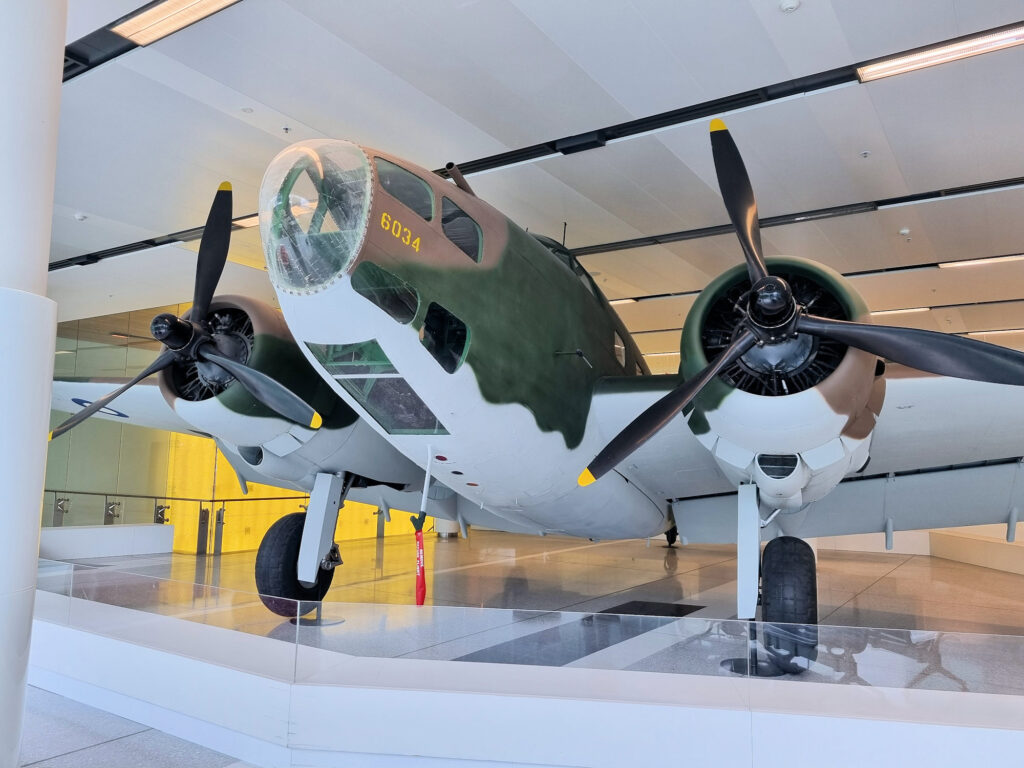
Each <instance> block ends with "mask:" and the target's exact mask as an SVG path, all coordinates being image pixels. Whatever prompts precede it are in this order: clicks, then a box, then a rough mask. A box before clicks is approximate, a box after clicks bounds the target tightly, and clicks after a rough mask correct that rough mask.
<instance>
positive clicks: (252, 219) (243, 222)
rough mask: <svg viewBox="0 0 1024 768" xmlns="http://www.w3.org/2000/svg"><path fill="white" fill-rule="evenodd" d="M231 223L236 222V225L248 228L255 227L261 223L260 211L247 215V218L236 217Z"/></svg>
mask: <svg viewBox="0 0 1024 768" xmlns="http://www.w3.org/2000/svg"><path fill="white" fill-rule="evenodd" d="M231 223H232V224H234V225H235V226H236V227H241V228H242V229H248V228H249V227H255V226H256V225H257V224H259V223H260V215H259V214H258V213H254V214H253V215H252V216H246V217H245V218H242V219H235V220H234V221H232V222H231Z"/></svg>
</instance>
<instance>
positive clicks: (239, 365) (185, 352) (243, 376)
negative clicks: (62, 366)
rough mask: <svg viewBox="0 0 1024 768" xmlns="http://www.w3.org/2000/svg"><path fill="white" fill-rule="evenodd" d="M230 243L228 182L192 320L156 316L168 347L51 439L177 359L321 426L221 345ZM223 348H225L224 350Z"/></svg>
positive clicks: (202, 246)
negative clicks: (216, 321) (214, 317)
mask: <svg viewBox="0 0 1024 768" xmlns="http://www.w3.org/2000/svg"><path fill="white" fill-rule="evenodd" d="M230 241H231V185H230V184H229V183H227V182H224V183H223V184H221V185H220V187H219V188H218V190H217V194H216V195H215V196H214V198H213V204H212V205H211V206H210V214H209V216H208V217H207V219H206V227H205V228H204V229H203V238H202V240H201V241H200V243H199V257H198V260H197V263H196V284H195V291H194V293H193V300H192V311H191V313H190V315H189V317H190V318H191V319H189V320H186V319H184V318H180V317H176V316H174V315H171V314H162V315H157V316H156V317H154V318H153V322H152V323H151V325H150V333H151V334H152V335H153V338H154V339H156V340H157V341H160V342H163V344H164V345H165V347H166V349H165V350H164V351H163V352H161V353H160V355H159V356H158V357H157V359H156V360H154V361H153V362H152V363H151V364H150V365H149V366H148V367H147V368H146V369H145V370H144V371H142V372H141V373H140V374H139V375H138V376H136V377H135V378H133V379H132V380H131V381H129V382H127V383H126V384H125V385H124V386H122V387H121V388H120V389H116V390H114V391H113V392H111V393H109V394H107V395H105V396H103V397H101V398H99V399H98V400H94V401H93V402H92V403H90V404H89V405H87V406H86V407H85V408H83V409H82V410H80V411H79V412H78V413H76V414H75V415H74V416H72V417H71V418H69V419H68V420H67V421H65V422H63V423H62V424H61V425H60V426H58V427H56V428H55V429H54V430H53V431H52V432H51V433H50V439H51V440H52V439H53V438H55V437H59V436H60V435H63V434H64V433H65V432H67V431H68V430H69V429H71V428H73V427H75V426H77V425H78V424H81V423H82V422H83V421H85V420H86V419H87V418H89V417H90V416H92V415H93V414H94V413H96V412H97V411H99V410H101V409H103V408H105V407H106V406H108V405H110V403H112V402H113V401H114V400H115V399H117V398H118V397H120V396H121V395H122V394H124V393H125V392H126V391H127V390H129V389H131V388H132V387H133V386H135V385H136V384H138V383H139V382H140V381H142V380H143V379H145V378H146V377H147V376H151V375H153V374H154V373H158V372H159V371H162V370H164V369H165V368H167V367H169V366H171V365H172V364H174V363H176V362H187V363H195V364H199V365H206V366H215V367H216V368H217V369H219V371H218V376H219V378H220V380H221V381H222V382H225V383H227V382H230V380H232V379H234V380H236V381H237V382H238V383H239V384H240V385H241V386H242V387H244V388H245V389H246V390H247V391H248V392H249V394H250V395H252V397H253V398H255V399H256V400H257V401H259V402H260V403H262V404H263V405H265V406H266V407H267V408H269V409H270V410H272V411H274V412H275V413H278V414H280V415H281V416H283V417H284V418H286V419H288V420H289V421H293V422H295V423H297V424H301V425H303V426H308V427H311V428H313V429H316V428H318V427H319V426H320V424H321V419H320V415H319V414H318V413H317V412H316V411H315V410H313V408H311V407H310V406H309V405H307V404H306V402H305V401H304V400H302V398H300V397H299V396H298V395H296V394H295V393H294V392H292V391H291V390H290V389H288V388H287V387H285V386H284V385H283V384H280V383H279V382H277V381H275V380H274V379H272V378H271V377H269V376H267V375H266V374H265V373H262V372H260V371H258V370H256V369H255V368H250V367H249V366H247V365H246V364H245V359H244V357H247V352H246V353H244V354H243V353H242V352H241V351H240V350H239V349H238V346H237V344H224V345H218V341H220V340H219V339H218V337H217V334H216V333H214V332H212V331H211V330H210V327H209V325H208V323H207V315H208V314H209V311H210V303H211V302H212V301H213V295H214V292H215V291H216V290H217V283H218V282H220V276H221V274H222V273H223V272H224V264H225V262H226V261H227V258H228V245H229V244H230ZM221 346H223V347H224V349H222V348H221ZM225 349H226V350H231V351H234V352H235V353H236V354H238V355H240V356H241V357H243V359H241V360H236V359H232V358H231V357H228V356H227V354H228V353H226V352H225Z"/></svg>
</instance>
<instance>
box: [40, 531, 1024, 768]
mask: <svg viewBox="0 0 1024 768" xmlns="http://www.w3.org/2000/svg"><path fill="white" fill-rule="evenodd" d="M425 538H426V564H427V584H428V589H427V603H428V606H431V607H428V608H419V609H417V608H415V607H414V606H413V603H414V602H415V576H414V569H415V544H414V539H413V537H412V535H409V536H393V537H388V538H387V539H384V540H381V541H378V540H372V539H371V540H361V541H355V542H345V543H344V545H343V548H342V556H343V558H344V560H345V564H344V565H343V566H341V567H339V568H338V569H337V570H336V572H335V577H334V582H333V584H332V587H331V589H330V591H329V592H328V593H327V597H326V600H325V605H324V608H323V621H321V622H320V623H319V624H316V625H313V626H296V625H295V624H294V623H289V621H288V620H287V619H282V617H280V616H274V615H273V614H271V613H270V612H269V611H267V610H266V609H265V608H263V606H262V605H261V604H260V603H259V600H258V599H257V598H256V596H255V594H254V593H255V581H254V576H253V567H254V560H255V553H253V552H246V553H237V554H228V555H221V556H207V557H196V556H188V555H156V556H137V557H120V558H104V559H96V560H88V561H80V562H79V563H78V564H77V565H76V567H75V568H74V572H73V574H72V573H71V571H70V567H69V566H61V565H55V566H54V567H53V569H52V570H53V572H52V573H44V569H43V568H41V571H40V573H41V578H40V586H41V587H42V588H44V589H47V590H49V591H56V592H60V591H61V584H60V582H61V579H62V578H66V579H68V592H65V594H67V593H69V592H70V593H73V594H75V596H77V597H86V598H88V599H90V600H95V601H98V602H101V603H109V604H114V605H120V606H124V607H130V608H135V609H138V610H143V611H148V612H156V613H162V614H167V615H177V616H180V617H181V618H185V619H188V620H190V621H201V622H203V623H207V624H215V625H218V626H223V627H227V628H231V629H236V630H240V631H242V632H247V633H254V634H258V635H267V636H270V637H276V638H278V639H283V640H288V641H290V642H297V648H298V651H297V656H296V657H295V667H294V669H295V680H296V681H308V682H314V683H316V682H320V683H329V682H330V661H329V659H328V660H327V662H326V664H325V662H324V659H325V658H326V657H324V656H323V655H322V653H323V652H324V651H340V652H343V653H347V654H355V655H366V656H403V657H406V658H421V659H446V660H454V661H461V662H474V661H485V662H492V663H495V662H496V663H508V664H545V665H557V666H563V665H565V666H576V667H587V668H592V669H630V670H637V671H657V672H676V673H689V674H701V675H706V674H710V675H715V674H723V672H722V669H723V666H722V665H723V663H724V662H725V661H726V660H728V659H735V658H739V659H742V658H744V656H745V654H746V653H747V649H748V647H749V646H748V644H747V635H746V634H745V633H746V632H747V631H750V629H751V628H752V625H751V627H748V625H747V623H746V622H729V621H719V620H724V619H729V618H732V617H734V616H735V568H736V560H735V551H734V548H733V547H730V546H692V545H691V546H686V547H680V546H677V547H675V548H666V547H665V546H664V545H663V541H661V540H652V541H650V542H647V541H644V540H635V541H619V542H588V541H581V540H578V539H568V538H558V537H545V538H541V537H529V536H520V535H512V534H503V533H495V532H488V531H472V532H471V533H470V536H469V538H468V539H460V538H454V539H440V538H438V537H436V536H433V535H427V536H426V537H425ZM71 580H73V583H74V586H73V588H72V587H71V586H70V584H71ZM44 582H46V584H45V585H44ZM197 585H201V586H197ZM818 593H819V594H818V597H819V606H820V621H821V623H822V624H824V625H833V626H834V627H835V628H833V627H828V626H827V627H822V628H821V629H820V636H819V638H818V640H819V643H818V652H817V654H816V660H815V661H813V663H810V664H809V668H808V669H807V670H806V671H805V672H804V673H803V674H801V675H799V679H802V680H805V681H807V682H821V683H838V684H857V685H872V686H875V685H878V686H889V687H895V688H929V689H939V690H952V691H956V690H972V691H978V692H986V693H1003V694H1013V695H1022V694H1024V639H1022V638H1021V637H1018V636H1024V576H1019V575H1013V574H1008V573H1005V572H1001V571H996V570H991V569H987V568H981V567H977V566H972V565H966V564H963V563H958V562H953V561H950V560H943V559H940V558H933V557H927V556H918V555H905V554H875V553H859V552H845V551H835V550H822V551H819V553H818ZM644 613H650V614H654V615H642V614H644ZM620 614H639V615H620ZM680 616H685V618H678V617H680ZM842 627H872V628H876V629H872V630H848V629H842ZM763 630H764V628H763V627H762V628H761V629H760V630H759V631H763ZM945 632H955V633H977V634H960V635H946V634H942V633H945ZM985 635H997V636H1000V635H1001V636H1002V637H986V636H985ZM305 648H309V649H312V650H311V651H310V652H309V653H307V652H306V651H304V650H303V649H305ZM317 654H321V655H319V656H318V655H317ZM325 675H326V677H324V676H325ZM55 732H57V733H61V734H63V735H62V736H61V738H60V739H58V740H52V739H49V740H48V739H46V738H45V737H44V736H40V734H47V733H55ZM22 754H23V763H24V764H25V765H32V766H54V767H56V766H90V765H104V766H121V765H124V766H129V765H131V766H134V765H153V766H163V765H179V764H185V763H187V764H189V765H195V766H200V768H201V766H211V768H213V767H215V766H235V767H238V766H241V765H242V764H240V763H236V762H235V761H234V760H233V759H232V758H228V757H226V756H224V755H219V754H217V753H215V752H211V751H209V750H204V749H202V748H200V747H195V746H194V745H190V744H188V743H187V742H181V741H180V740H177V739H174V738H173V737H170V736H168V735H166V734H162V733H159V732H158V731H153V730H150V729H147V728H145V727H144V726H141V725H138V724H135V723H131V722H129V721H126V720H122V719H121V718H116V717H113V716H111V715H106V714H105V713H100V712H97V711H96V710H91V709H90V708H88V707H83V706H82V705H79V704H76V703H74V702H70V701H68V700H66V699H61V697H56V696H53V694H48V693H45V692H42V691H36V690H33V691H30V697H29V706H28V716H27V718H26V728H25V742H24V747H23V753H22ZM152 755H164V756H166V757H151V756H152ZM179 758H180V761H179ZM161 760H162V761H163V762H161ZM168 760H170V762H168Z"/></svg>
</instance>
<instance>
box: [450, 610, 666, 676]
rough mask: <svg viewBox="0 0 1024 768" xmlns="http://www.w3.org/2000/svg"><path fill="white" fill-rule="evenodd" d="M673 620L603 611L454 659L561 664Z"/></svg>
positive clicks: (494, 662)
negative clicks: (605, 612) (610, 613)
mask: <svg viewBox="0 0 1024 768" xmlns="http://www.w3.org/2000/svg"><path fill="white" fill-rule="evenodd" d="M671 621H672V619H668V618H662V617H660V616H612V615H603V614H600V613H597V614H593V615H590V616H584V617H583V618H582V619H579V620H578V621H570V622H569V623H567V624H561V625H559V626H557V627H551V628H550V629H544V630H541V631H540V632H534V633H533V634H531V635H525V636H524V637H518V638H516V639H515V640H508V641H507V642H504V643H498V644H497V645H494V646H491V647H490V648H484V649H483V650H480V651H475V652H473V653H470V654H467V655H465V656H460V657H459V658H457V659H454V661H486V662H491V663H493V664H536V665H539V666H544V667H560V666H562V665H564V664H568V663H569V662H571V661H576V660H577V659H582V658H583V657H584V656H589V655H590V654H592V653H597V652H598V651H601V650H604V649H605V648H608V647H610V646H613V645H615V644H616V643H621V642H624V641H626V640H629V639H631V638H634V637H636V636H637V635H642V634H643V633H644V632H650V631H651V630H652V629H657V628H658V627H662V626H664V625H666V624H669V623H670V622H671Z"/></svg>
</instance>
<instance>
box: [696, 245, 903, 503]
mask: <svg viewBox="0 0 1024 768" xmlns="http://www.w3.org/2000/svg"><path fill="white" fill-rule="evenodd" d="M767 264H768V268H769V271H770V273H771V274H772V275H775V276H778V277H781V278H783V279H784V280H786V281H787V282H788V283H789V285H790V287H791V289H792V291H793V296H794V298H795V299H796V302H797V304H798V305H800V306H801V307H803V308H805V309H807V310H808V311H809V312H812V313H813V314H815V315H818V316H823V317H828V318H833V319H838V320H851V321H855V322H870V320H869V313H868V309H867V305H866V304H865V303H864V301H863V299H862V298H861V297H860V295H859V294H858V293H857V292H856V290H855V289H854V288H853V286H851V285H850V284H849V282H847V281H846V280H845V279H844V278H843V277H842V276H841V275H840V274H839V273H837V272H835V271H833V270H831V269H829V268H827V267H824V266H822V265H820V264H817V263H815V262H811V261H807V260H805V259H799V258H795V257H775V258H770V259H767ZM749 291H750V280H749V277H748V276H747V270H746V267H745V265H739V266H737V267H736V268H734V269H731V270H729V271H728V272H726V273H724V274H723V275H721V276H720V277H719V278H717V279H716V280H715V281H713V282H712V283H711V284H710V285H709V286H708V287H707V288H706V289H705V290H704V291H703V292H702V293H701V295H700V297H699V298H698V299H697V301H696V302H695V303H694V305H693V308H692V309H691V310H690V313H689V315H688V316H687V318H686V323H685V325H684V327H683V333H682V339H681V349H680V351H681V363H680V374H681V375H682V376H683V377H684V378H689V377H691V376H693V375H695V374H696V373H697V372H699V371H700V370H701V369H703V368H704V367H705V366H706V365H707V364H708V360H709V358H712V359H713V357H714V356H715V354H716V353H717V352H719V351H720V350H722V349H724V348H725V347H726V346H728V345H729V343H730V342H731V341H732V339H733V332H734V329H735V328H736V327H737V325H738V320H739V318H740V311H739V310H738V309H736V307H737V306H741V305H742V303H743V301H744V296H745V294H746V293H748V292H749ZM879 373H880V366H879V361H878V358H876V357H875V356H874V355H871V354H868V353H867V352H863V351H861V350H858V349H854V348H850V347H847V346H846V345H844V344H841V343H839V342H835V341H831V340H824V339H819V338H817V337H813V336H810V335H807V334H797V335H796V336H794V337H793V338H791V339H789V340H787V341H785V342H783V343H780V344H774V345H764V346H760V345H759V346H755V347H753V348H752V349H751V350H750V351H749V352H747V353H746V354H744V355H743V356H742V357H741V358H740V359H739V360H738V361H737V362H736V363H734V364H733V365H731V366H729V367H728V368H726V369H725V370H723V371H722V372H721V373H720V374H719V376H718V377H716V379H715V380H714V381H712V382H711V383H710V384H709V385H708V386H707V387H706V388H705V389H704V390H703V391H702V392H701V393H700V395H699V396H698V397H697V398H696V399H695V400H694V403H693V408H692V411H691V413H690V416H689V422H688V423H689V425H690V429H691V430H692V431H693V433H694V435H696V437H697V438H698V439H699V440H700V441H701V443H702V444H703V445H704V446H705V447H707V448H708V450H710V451H711V452H712V454H713V455H714V457H715V459H716V461H717V463H718V465H719V467H721V469H722V471H723V472H724V473H725V475H726V476H727V477H728V478H729V479H730V480H731V481H732V482H734V483H737V484H739V483H748V482H754V483H757V485H758V489H759V491H760V497H761V501H762V504H763V505H764V506H766V507H775V508H779V509H784V510H796V509H799V508H800V507H802V506H803V505H805V504H807V503H809V502H811V501H816V500H817V499H819V498H821V497H822V496H824V495H825V494H826V493H827V492H828V491H830V490H831V489H832V488H833V487H835V485H836V484H837V483H838V482H839V481H840V480H841V479H842V478H843V477H844V476H845V475H847V474H849V473H850V472H853V471H857V470H859V469H860V468H861V467H862V466H863V465H864V464H865V463H866V461H867V458H868V451H869V448H870V439H871V433H872V431H873V429H874V425H875V417H876V416H877V415H878V413H879V412H880V411H881V407H882V401H883V399H884V393H885V383H884V379H883V378H882V377H881V376H880V375H876V374H879Z"/></svg>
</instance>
